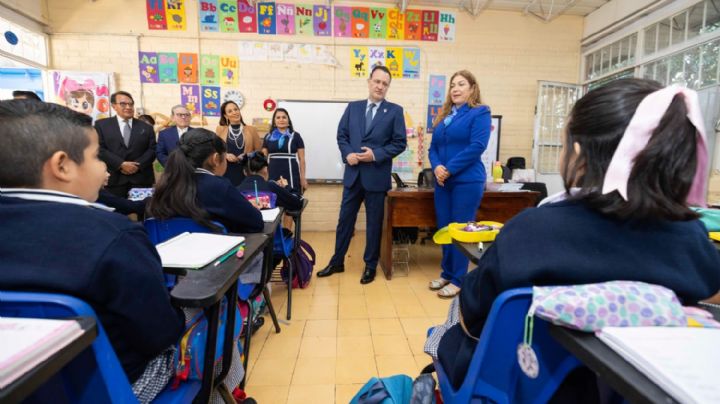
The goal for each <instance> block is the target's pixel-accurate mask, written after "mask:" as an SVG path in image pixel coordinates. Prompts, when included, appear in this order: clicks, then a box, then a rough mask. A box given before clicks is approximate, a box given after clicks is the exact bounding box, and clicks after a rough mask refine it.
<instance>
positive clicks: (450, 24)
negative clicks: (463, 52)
mask: <svg viewBox="0 0 720 404" xmlns="http://www.w3.org/2000/svg"><path fill="white" fill-rule="evenodd" d="M438 40H439V41H440V42H453V41H455V13H446V12H444V11H442V12H440V33H439V36H438Z"/></svg>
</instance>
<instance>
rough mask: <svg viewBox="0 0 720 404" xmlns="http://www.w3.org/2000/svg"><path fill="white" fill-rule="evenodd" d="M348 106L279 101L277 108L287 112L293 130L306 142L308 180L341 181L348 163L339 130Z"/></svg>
mask: <svg viewBox="0 0 720 404" xmlns="http://www.w3.org/2000/svg"><path fill="white" fill-rule="evenodd" d="M347 105H348V103H347V102H344V101H296V100H279V101H278V108H285V109H286V110H287V111H288V113H289V114H290V120H292V123H293V129H295V131H296V132H298V133H300V136H302V138H303V141H304V142H305V170H306V172H305V177H306V178H307V179H308V180H328V181H340V180H342V177H343V172H344V170H345V165H344V164H343V162H342V158H341V157H340V149H338V145H337V129H338V123H340V118H342V115H343V113H344V112H345V108H347Z"/></svg>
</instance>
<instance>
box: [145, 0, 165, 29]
mask: <svg viewBox="0 0 720 404" xmlns="http://www.w3.org/2000/svg"><path fill="white" fill-rule="evenodd" d="M145 10H146V12H147V23H148V29H152V30H166V29H167V16H166V15H165V0H146V1H145Z"/></svg>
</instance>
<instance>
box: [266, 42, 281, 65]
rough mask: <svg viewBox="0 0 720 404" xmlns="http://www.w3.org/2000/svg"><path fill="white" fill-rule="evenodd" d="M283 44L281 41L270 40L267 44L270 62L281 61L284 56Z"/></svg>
mask: <svg viewBox="0 0 720 404" xmlns="http://www.w3.org/2000/svg"><path fill="white" fill-rule="evenodd" d="M284 56H285V55H284V54H283V46H282V44H281V43H278V42H272V43H269V44H268V60H269V61H271V62H282V61H283V58H284Z"/></svg>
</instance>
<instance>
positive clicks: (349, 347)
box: [337, 336, 375, 357]
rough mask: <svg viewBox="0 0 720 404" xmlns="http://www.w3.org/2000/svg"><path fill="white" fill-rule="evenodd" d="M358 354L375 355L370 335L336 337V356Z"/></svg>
mask: <svg viewBox="0 0 720 404" xmlns="http://www.w3.org/2000/svg"><path fill="white" fill-rule="evenodd" d="M358 355H375V351H374V349H373V341H372V338H371V337H370V336H363V337H338V338H337V356H343V357H345V356H358Z"/></svg>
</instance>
